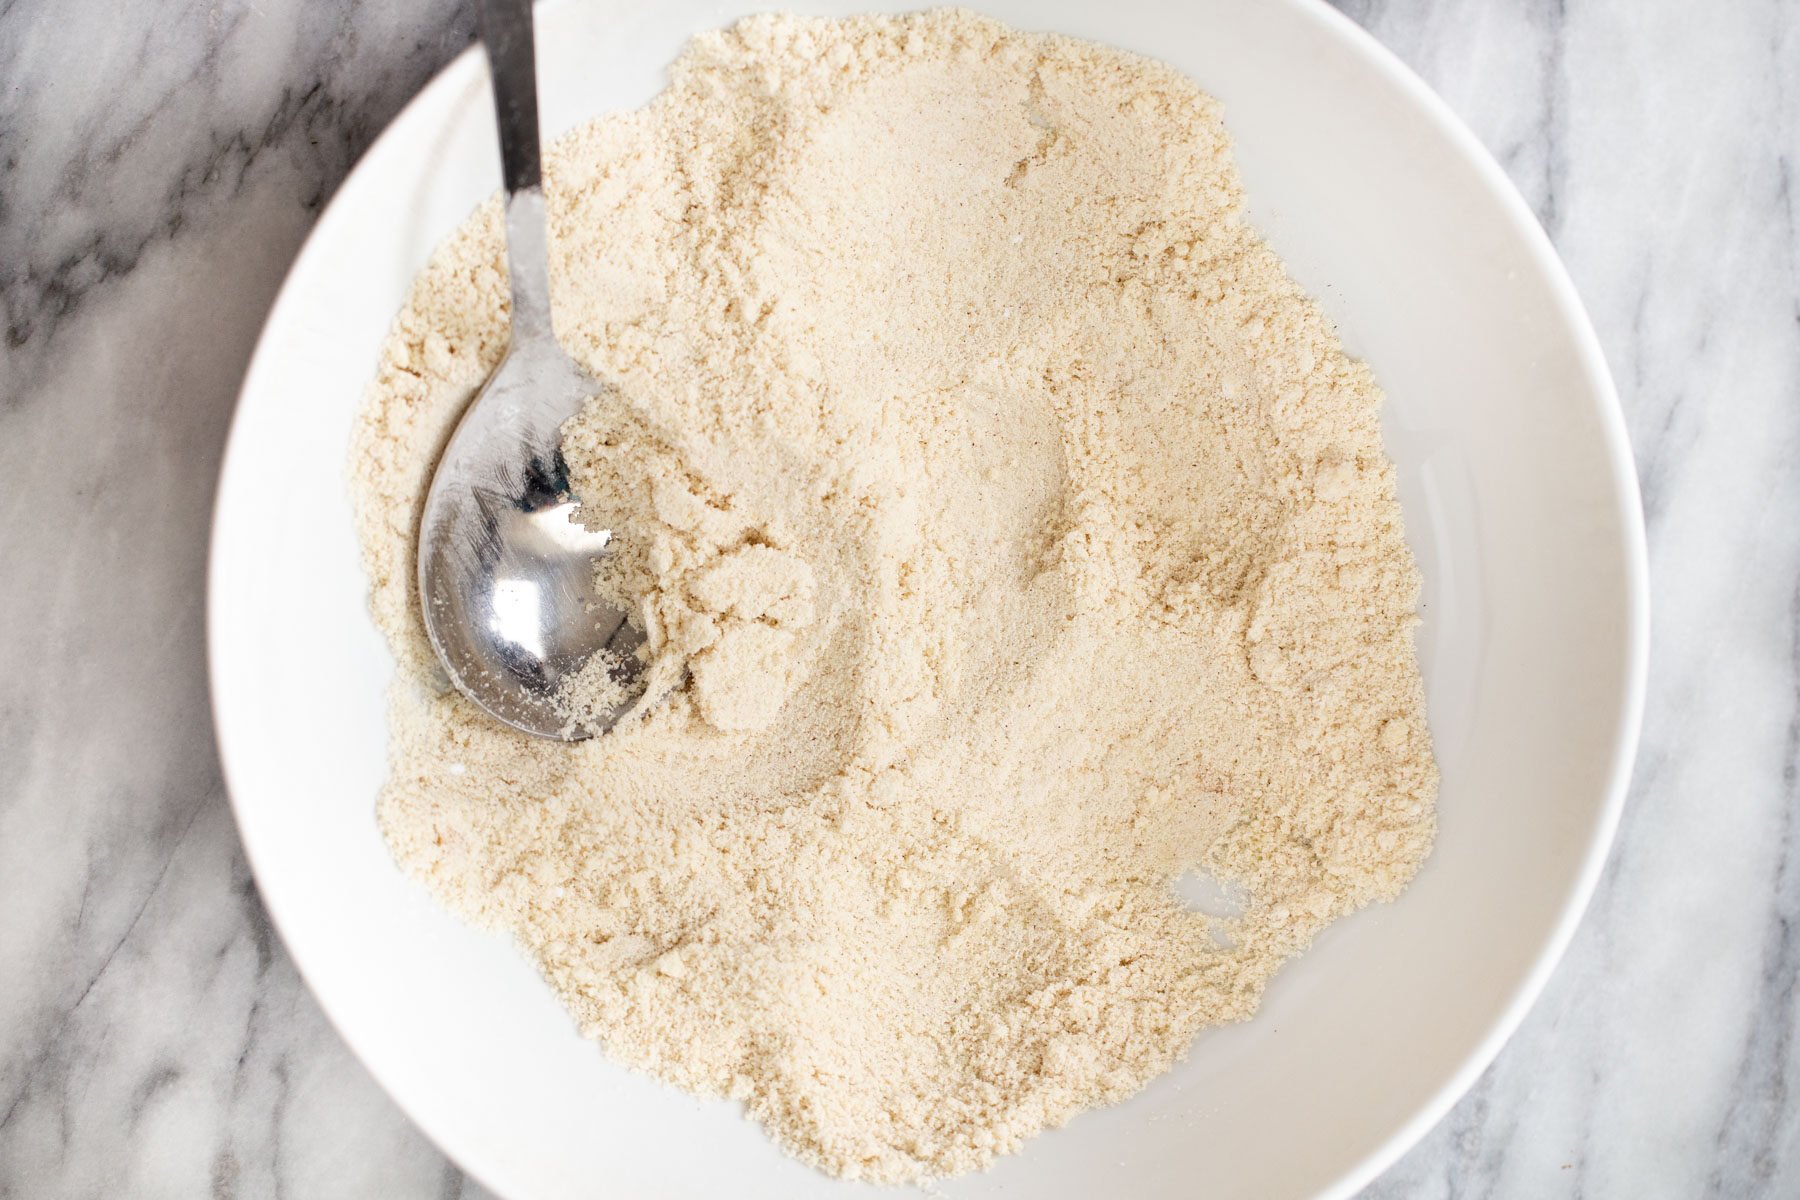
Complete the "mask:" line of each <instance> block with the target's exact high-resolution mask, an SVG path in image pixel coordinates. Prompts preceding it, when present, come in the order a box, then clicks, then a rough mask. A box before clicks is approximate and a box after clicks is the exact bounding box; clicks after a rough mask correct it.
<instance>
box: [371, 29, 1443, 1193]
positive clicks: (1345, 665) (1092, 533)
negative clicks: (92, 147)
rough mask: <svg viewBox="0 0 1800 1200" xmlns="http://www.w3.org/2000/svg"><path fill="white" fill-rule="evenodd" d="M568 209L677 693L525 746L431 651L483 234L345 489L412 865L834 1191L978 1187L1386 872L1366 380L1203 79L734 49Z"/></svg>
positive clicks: (597, 358) (814, 49)
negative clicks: (388, 651) (1264, 219)
mask: <svg viewBox="0 0 1800 1200" xmlns="http://www.w3.org/2000/svg"><path fill="white" fill-rule="evenodd" d="M547 169H548V186H549V205H550V210H551V218H552V223H553V237H554V248H553V257H552V284H553V288H554V291H555V296H556V304H557V308H556V320H557V325H558V330H559V334H560V336H561V338H562V340H563V342H564V344H565V345H566V346H567V347H568V349H569V350H570V352H571V353H573V354H574V355H575V356H576V357H577V358H579V359H581V360H582V361H583V362H585V363H586V364H587V365H588V366H589V367H590V368H591V369H592V370H593V371H594V373H595V374H596V375H597V376H599V377H601V378H603V379H606V380H609V381H612V382H614V383H616V385H617V387H616V389H611V390H609V391H608V392H607V393H606V394H605V395H603V396H600V397H597V398H596V399H595V400H594V401H593V402H592V403H590V404H589V406H588V407H587V408H586V410H585V411H584V412H583V413H582V414H581V415H580V416H579V417H578V418H577V419H576V420H575V421H573V422H572V423H571V424H570V426H569V427H568V428H567V429H566V430H565V446H564V450H565V454H566V456H567V458H568V460H569V463H570V466H571V470H572V474H573V478H574V481H575V484H576V487H577V490H578V491H579V492H580V494H581V495H582V497H583V500H584V502H585V503H586V504H588V505H589V506H590V507H591V509H592V510H593V511H594V512H595V513H596V514H597V515H598V516H599V517H601V518H604V519H605V520H606V521H607V523H608V524H609V525H611V526H612V527H614V528H616V529H618V530H619V531H620V538H621V541H622V544H623V545H624V546H625V547H626V548H627V549H626V551H625V552H623V553H622V554H621V555H619V556H618V557H617V558H615V559H612V560H609V563H608V565H607V566H606V567H605V568H604V569H605V570H606V572H607V576H606V578H607V581H608V582H609V583H610V584H611V585H612V586H615V587H617V588H618V589H620V590H621V591H622V592H623V593H624V594H626V595H629V596H632V597H634V598H635V599H636V602H637V604H638V610H639V619H640V620H641V622H642V624H643V626H644V628H645V630H646V632H647V634H648V642H647V650H648V651H649V653H650V654H651V656H652V658H651V667H650V675H651V679H652V688H653V689H654V690H655V691H656V692H657V693H658V694H661V693H664V692H666V693H667V695H666V698H664V699H662V700H661V701H660V702H658V703H651V704H647V705H645V706H644V708H643V716H642V717H641V718H640V719H638V720H636V721H634V722H632V723H629V724H627V725H626V726H624V727H621V728H620V729H618V730H617V731H615V732H614V733H612V734H609V735H607V736H604V737H600V738H595V739H592V740H589V741H586V742H583V743H579V744H575V745H564V744H557V743H552V742H546V741H538V740H532V739H528V738H524V737H521V736H518V735H515V734H513V733H511V732H509V731H508V730H505V729H503V728H502V727H501V726H499V725H498V724H496V723H495V722H493V721H492V720H491V719H489V718H488V717H486V716H484V715H483V714H482V713H481V712H480V711H479V710H478V709H476V707H475V706H474V705H473V704H471V703H469V702H467V701H465V700H464V699H462V698H461V697H460V696H458V695H457V694H455V693H454V692H453V691H451V690H450V689H449V688H448V687H447V685H446V683H445V680H444V677H443V675H442V674H441V673H440V671H439V670H438V668H437V666H436V664H435V662H434V660H433V658H432V656H431V652H430V650H429V647H428V645H427V643H426V640H425V636H424V633H423V630H422V627H421V625H420V619H419V614H418V611H417V596H416V593H415V591H414V588H413V570H412V561H413V549H414V547H413V535H414V529H415V526H416V523H417V520H418V511H419V505H420V502H421V499H422V497H423V495H424V490H425V486H426V483H427V480H428V476H429V472H430V469H431V466H432V462H433V456H434V454H435V453H436V451H437V449H438V447H439V446H440V445H441V444H442V442H443V440H444V438H445V436H446V434H447V431H448V430H449V428H450V425H451V422H452V421H453V420H454V418H455V417H456V415H457V413H458V411H459V409H460V407H461V406H462V405H463V404H464V403H465V402H466V401H467V399H468V398H469V397H470V395H471V394H472V392H473V389H474V388H475V387H476V385H477V384H478V383H479V382H480V381H481V379H482V378H483V377H484V376H485V375H486V374H487V372H488V371H489V370H490V369H491V368H492V367H493V366H494V365H495V363H496V361H497V360H498V358H499V356H500V353H501V350H502V348H503V346H504V343H505V340H506V328H507V327H506V310H507V295H506V286H505V273H504V270H503V266H502V261H503V260H502V240H501V230H500V224H499V219H498V217H499V214H498V208H497V206H496V205H494V204H489V205H488V206H486V207H484V208H483V209H482V210H480V211H479V212H478V213H477V214H476V215H475V216H474V217H472V218H471V219H470V221H469V222H468V223H467V224H466V225H465V226H464V227H463V228H462V229H460V230H459V231H458V232H457V233H456V234H455V235H454V236H453V237H452V238H450V239H449V241H448V242H446V243H445V244H444V245H443V246H442V247H441V248H440V250H439V252H438V254H437V256H436V257H435V259H434V260H433V261H432V263H431V265H430V266H429V268H428V269H427V270H426V271H425V272H424V273H423V274H422V275H421V276H420V277H419V279H418V281H417V283H416V285H415V287H414V289H413V292H412V295H411V297H410V299H409V300H408V302H407V304H406V307H405V309H404V310H403V311H402V312H401V314H400V316H399V318H398V319H397V320H396V322H395V324H394V327H393V330H392V334H391V336H390V337H389V339H388V341H387V344H386V347H385V349H384V351H383V357H382V363H381V368H380V374H379V377H378V379H377V381H376V383H375V385H374V388H373V390H372V392H371V395H370V397H369V400H368V404H367V407H366V410H365V411H364V413H363V416H362V421H361V426H360V430H359V434H358V438H357V442H356V446H355V451H354V462H353V476H354V487H355V493H356V498H357V501H358V510H359V513H360V520H361V522H362V541H363V546H364V550H365V554H366V559H367V565H368V569H369V571H370V574H371V576H372V578H373V582H374V608H375V612H376V615H377V617H378V619H379V621H380V624H381V626H382V628H383V629H384V630H385V631H386V633H387V636H388V638H389V639H390V641H391V642H392V644H393V646H394V649H395V651H396V654H397V656H398V659H399V674H398V678H397V680H396V682H395V685H394V689H393V698H392V724H393V738H392V744H393V770H392V777H391V779H390V780H389V783H388V785H387V787H386V788H385V790H384V791H383V792H382V795H381V798H380V820H381V825H382V828H383V830H384V832H385V834H386V837H387V839H388V842H389V844H390V845H391V846H392V848H393V851H394V854H395V856H396V857H397V858H398V860H399V861H400V863H401V864H402V865H403V866H404V867H405V868H406V869H407V870H408V871H410V872H412V873H413V874H415V875H416V876H417V877H418V878H420V879H421V880H423V881H424V882H425V884H426V885H427V886H428V887H429V888H430V889H431V891H432V892H433V894H435V895H436V896H437V897H438V898H439V899H440V900H441V901H442V902H444V903H445V904H446V905H448V906H450V907H451V908H452V909H454V910H455V911H457V912H459V913H461V914H463V915H464V916H466V917H467V918H468V919H470V920H472V921H475V922H478V923H480V924H481V925H484V926H489V927H493V928H497V929H504V930H507V931H509V932H510V933H512V934H513V935H514V936H515V937H516V938H517V939H518V940H519V942H520V943H521V944H522V945H523V946H524V948H525V949H526V950H527V952H528V953H529V954H530V955H531V956H532V957H533V958H534V959H535V960H536V961H537V962H538V963H539V964H540V965H541V967H542V969H543V972H544V975H545V977H546V978H547V979H548V980H549V982H550V984H551V986H553V987H554V988H555V989H556V991H557V993H558V994H559V995H560V996H561V997H562V999H563V1001H564V1002H565V1003H566V1004H567V1005H568V1007H569V1009H570V1010H571V1011H572V1012H573V1013H574V1015H575V1017H576V1019H577V1020H578V1021H579V1022H580V1026H581V1028H582V1030H583V1032H584V1033H586V1034H588V1035H589V1036H591V1037H593V1038H595V1039H597V1040H598V1041H600V1042H601V1043H603V1045H604V1046H605V1048H606V1051H607V1052H608V1053H609V1054H610V1055H612V1056H613V1057H614V1058H616V1059H618V1060H620V1061H622V1062H625V1063H627V1064H629V1065H631V1066H633V1067H636V1068H640V1069H642V1070H645V1071H649V1072H651V1073H652V1074H654V1075H656V1076H658V1077H659V1078H662V1079H665V1080H667V1081H669V1082H671V1083H674V1084H677V1085H679V1086H681V1087H684V1088H689V1089H692V1090H694V1091H697V1092H703V1093H714V1094H724V1095H728V1096H732V1097H736V1098H738V1099H740V1100H742V1101H743V1102H744V1103H745V1104H746V1105H747V1107H748V1110H749V1112H750V1114H751V1115H752V1116H753V1117H754V1118H755V1119H756V1120H757V1121H759V1122H761V1123H762V1124H763V1126H764V1127H765V1128H766V1129H767V1130H768V1132H769V1133H770V1134H771V1135H772V1136H773V1137H775V1138H776V1139H778V1140H779V1142H780V1143H781V1145H782V1146H783V1147H785V1148H786V1149H787V1150H788V1151H790V1152H791V1153H793V1154H795V1155H798V1156H799V1157H801V1158H802V1159H804V1160H806V1161H808V1162H811V1163H813V1164H816V1165H817V1166H819V1167H821V1168H823V1169H825V1170H827V1171H830V1172H834V1173H838V1174H841V1175H844V1176H848V1177H856V1178H863V1179H872V1180H887V1181H893V1180H905V1179H912V1178H916V1177H920V1176H923V1175H937V1174H948V1173H954V1172H960V1171H967V1170H972V1169H976V1168H979V1167H981V1166H983V1165H985V1164H986V1163H988V1162H989V1161H990V1160H991V1159H992V1158H993V1156H994V1155H997V1154H1003V1153H1007V1152H1010V1151H1013V1150H1016V1149H1018V1148H1019V1146H1020V1145H1021V1144H1022V1143H1023V1141H1024V1140H1025V1139H1026V1138H1029V1137H1030V1136H1031V1135H1033V1134H1035V1133H1037V1132H1038V1131H1039V1130H1042V1129H1044V1128H1046V1127H1049V1126H1054V1125H1058V1124H1060V1123H1062V1122H1063V1121H1065V1120H1067V1119H1068V1118H1069V1117H1071V1116H1072V1115H1074V1114H1075V1113H1078V1112H1080V1111H1081V1110H1082V1109H1084V1108H1088V1107H1090V1106H1092V1105H1096V1104H1103V1103H1107V1102H1109V1101H1115V1100H1119V1099H1122V1098H1123V1097H1126V1096H1129V1095H1131V1094H1132V1093H1133V1092H1135V1091H1137V1090H1138V1089H1139V1088H1140V1087H1142V1086H1143V1084H1144V1083H1145V1082H1146V1081H1147V1080H1149V1079H1150V1078H1152V1077H1153V1076H1155V1075H1157V1074H1158V1073H1159V1072H1162V1071H1165V1070H1167V1069H1168V1068H1169V1067H1170V1065H1171V1064H1173V1063H1174V1062H1175V1061H1176V1060H1177V1059H1179V1058H1180V1057H1181V1056H1182V1055H1183V1054H1184V1053H1185V1051H1186V1048H1187V1046H1188V1044H1189V1042H1190V1040H1191V1039H1192V1038H1193V1036H1194V1034H1195V1033H1196V1031H1198V1030H1200V1029H1202V1028H1204V1027H1206V1026H1208V1025H1213V1024H1217V1023H1219V1022H1224V1021H1235V1020H1241V1019H1243V1018H1246V1017H1248V1016H1249V1015H1250V1014H1251V1013H1252V1012H1253V1011H1254V1010H1255V1008H1256V1005H1257V1001H1258V998H1259V995H1260V993H1261V991H1262V988H1263V986H1264V984H1265V983H1267V981H1268V980H1269V978H1270V976H1271V975H1272V974H1273V973H1274V972H1275V970H1276V969H1277V968H1278V967H1279V966H1280V964H1281V963H1282V961H1283V960H1284V959H1286V958H1288V957H1289V956H1291V955H1293V954H1295V953H1296V952H1298V951H1300V950H1301V949H1303V948H1304V947H1305V946H1306V945H1307V944H1308V942H1309V941H1310V940H1311V939H1312V937H1313V935H1314V934H1316V933H1317V932H1318V931H1319V929H1320V928H1322V927H1323V926H1324V925H1325V924H1327V923H1328V922H1330V921H1332V920H1333V919H1335V918H1337V917H1340V916H1342V915H1344V914H1345V913H1348V912H1350V911H1352V910H1353V909H1356V908H1358V907H1359V906H1361V905H1364V904H1367V903H1369V902H1370V901H1373V900H1381V899H1386V898H1390V897H1392V896H1394V895H1395V894H1396V893H1398V892H1399V891H1400V889H1401V888H1402V887H1403V886H1404V885H1405V884H1406V882H1407V881H1408V879H1409V878H1411V876H1412V875H1413V873H1414V871H1415V870H1416V869H1417V867H1418V866H1419V863H1420V861H1421V859H1423V857H1424V856H1425V854H1426V853H1427V851H1428V849H1429V847H1430V844H1431V840H1432V832H1433V809H1434V801H1435V794H1436V786H1437V776H1436V769H1435V767H1434V764H1433V760H1432V755H1431V749H1430V743H1429V738H1428V735H1427V730H1426V727H1425V720H1424V708H1423V696H1422V692H1421V687H1420V679H1419V672H1418V668H1417V666H1416V664H1415V660H1414V653H1413V646H1412V629H1413V626H1414V623H1415V615H1414V609H1415V607H1416V603H1417V599H1418V579H1417V575H1416V572H1415V570H1414V566H1413V562H1412V559H1411V557H1410V555H1409V553H1408V550H1407V548H1406V545H1405V543H1404V541H1403V540H1402V531H1401V524H1400V510H1399V507H1398V505H1397V503H1396V500H1395V496H1394V476H1393V470H1392V468H1391V466H1390V465H1389V463H1388V462H1387V460H1386V458H1385V457H1384V454H1383V451H1382V447H1381V442H1380V437H1379V426H1378V414H1377V410H1378V407H1379V404H1380V393H1379V392H1378V391H1377V389H1376V387H1375V384H1374V382H1373V381H1372V380H1371V378H1370V375H1369V373H1368V371H1367V370H1366V369H1365V368H1364V367H1363V366H1362V365H1361V364H1360V363H1357V362H1355V361H1353V360H1351V359H1349V358H1347V357H1346V356H1345V354H1344V353H1343V350H1342V349H1341V347H1340V346H1339V344H1338V342H1337V339H1336V337H1335V336H1334V334H1333V332H1332V330H1331V328H1330V326H1329V325H1328V324H1327V322H1326V321H1325V319H1324V318H1323V317H1322V316H1321V315H1320V313H1319V311H1318V309H1317V308H1316V307H1315V306H1314V305H1313V303H1312V302H1311V301H1310V300H1309V299H1308V298H1307V297H1306V296H1305V295H1303V294H1302V293H1301V292H1300V290H1299V289H1298V288H1297V287H1296V286H1295V285H1294V284H1293V282H1292V281H1290V280H1289V279H1288V278H1287V276H1286V275H1285V273H1284V272H1283V269H1282V266H1281V263H1280V262H1279V261H1278V260H1277V259H1276V258H1275V256H1274V255H1273V254H1272V253H1271V252H1270V251H1269V250H1268V249H1267V248H1266V247H1265V246H1264V245H1263V244H1262V242H1261V241H1260V240H1259V238H1258V237H1257V235H1256V232H1255V231H1254V230H1253V229H1252V228H1251V227H1250V226H1249V225H1248V224H1246V222H1245V220H1244V217H1243V208H1242V198H1241V196H1240V193H1239V186H1238V180H1237V176H1236V174H1235V171H1234V169H1233V166H1232V162H1231V158H1230V143H1229V141H1228V139H1227V136H1226V133H1225V129H1224V126H1223V125H1222V123H1221V120H1220V115H1219V110H1218V108H1217V106H1216V105H1215V104H1214V102H1213V101H1212V100H1210V99H1209V98H1208V97H1206V96H1205V95H1203V94H1202V93H1201V92H1200V91H1198V90H1197V89H1196V88H1195V86H1194V85H1193V84H1192V83H1191V82H1189V81H1188V80H1187V79H1186V78H1184V77H1183V76H1181V75H1180V74H1178V73H1177V72H1175V71H1174V70H1172V69H1170V68H1168V67H1165V66H1163V65H1161V64H1158V63H1155V62H1152V61H1149V60H1146V59H1143V58H1138V57H1135V56H1132V55H1128V54H1124V53H1121V52H1118V51H1114V50H1110V49H1106V48H1103V47H1100V46H1095V45H1090V44H1086V43H1082V42H1078V41H1073V40H1069V39H1066V38H1059V37H1045V36H1038V35H1027V34H1021V33H1017V32H1013V31H1011V30H1009V29H1007V28H1005V27H1003V26H1001V25H998V24H995V23H994V22H992V21H989V20H986V19H983V18H979V17H976V16H974V15H971V14H969V13H965V12H956V11H939V12H932V13H926V14H922V15H913V16H906V17H866V18H855V19H851V20H847V21H819V20H802V19H798V18H794V17H788V16H769V17H758V18H753V19H750V20H747V21H744V22H742V23H741V24H739V25H737V26H735V27H733V28H732V29H730V30H727V31H724V32H719V33H712V34H708V35H705V36H702V37H700V38H697V39H696V40H695V41H694V42H692V43H691V44H690V45H689V47H688V48H687V50H686V51H685V53H684V54H683V55H682V57H681V59H680V60H679V61H678V62H677V63H676V64H675V65H674V67H673V69H672V80H671V83H670V85H669V88H668V90H667V91H666V92H665V93H664V94H663V95H662V96H661V97H659V98H658V99H657V100H656V101H655V102H653V103H652V104H651V105H650V106H649V107H648V108H646V109H644V110H642V111H640V112H634V113H626V114H621V115H615V116H609V117H606V118H603V119H601V120H598V121H595V122H594V123H592V124H589V125H587V126H585V127H583V128H581V129H579V130H577V131H576V132H574V133H572V134H570V135H569V136H568V137H566V138H564V139H563V140H561V141H560V142H558V143H557V144H556V145H555V146H554V147H552V148H551V150H550V151H549V154H548V162H547ZM1188 871H1196V872H1201V873H1205V874H1209V875H1210V876H1212V877H1214V878H1216V879H1217V880H1222V881H1225V882H1226V883H1227V884H1229V885H1231V886H1233V887H1235V888H1236V889H1238V890H1239V891H1240V892H1241V895H1242V897H1243V899H1244V905H1243V911H1242V913H1241V915H1238V916H1235V917H1216V916H1208V915H1206V914H1205V913H1201V912H1197V911H1193V910H1191V909H1190V908H1189V907H1188V906H1187V905H1185V904H1184V903H1183V902H1182V900H1181V899H1180V897H1179V896H1178V894H1177V891H1176V887H1175V882H1176V880H1177V879H1178V877H1180V876H1181V875H1182V874H1183V873H1184V872H1188Z"/></svg>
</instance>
